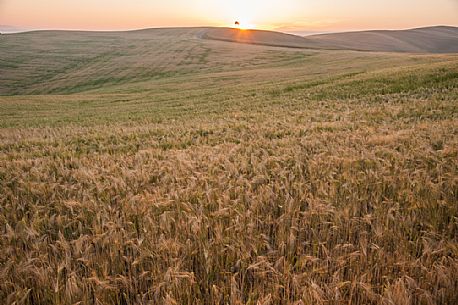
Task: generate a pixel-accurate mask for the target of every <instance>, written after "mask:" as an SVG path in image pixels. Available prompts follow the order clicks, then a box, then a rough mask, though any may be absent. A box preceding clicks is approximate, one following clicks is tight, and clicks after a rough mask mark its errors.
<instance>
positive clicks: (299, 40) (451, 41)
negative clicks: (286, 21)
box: [203, 27, 458, 53]
mask: <svg viewBox="0 0 458 305" xmlns="http://www.w3.org/2000/svg"><path fill="white" fill-rule="evenodd" d="M203 37H205V38H209V39H216V40H224V41H233V42H240V43H252V44H261V45H270V46H284V47H291V48H310V49H340V50H361V51H378V52H411V53H456V52H458V28H456V27H429V28H419V29H411V30H400V31H365V32H348V33H337V34H321V35H312V36H306V37H299V36H295V35H290V34H284V33H279V32H271V31H260V30H242V31H240V30H237V29H229V28H213V29H208V30H206V32H205V34H204V35H203Z"/></svg>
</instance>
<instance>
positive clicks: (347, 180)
mask: <svg viewBox="0 0 458 305" xmlns="http://www.w3.org/2000/svg"><path fill="white" fill-rule="evenodd" d="M202 31H204V29H168V30H166V29H163V30H144V31H137V32H129V33H83V32H32V33H24V34H15V35H2V36H0V230H1V231H0V232H1V235H0V249H1V251H0V303H5V304H259V305H265V304H296V305H299V304H387V305H388V304H396V305H398V304H400V305H402V304H450V305H452V304H456V303H455V302H456V300H457V299H458V292H457V288H458V277H457V276H456V274H457V273H458V176H457V173H458V55H457V54H449V55H447V54H443V55H428V54H417V55H413V54H407V53H405V54H401V53H378V52H356V51H343V50H341V51H339V50H334V51H333V50H307V49H293V48H291V49H289V48H280V47H269V46H259V45H248V44H237V43H231V42H222V41H213V40H206V39H201V38H200V37H201V33H202ZM2 300H3V301H2ZM78 302H79V303H78Z"/></svg>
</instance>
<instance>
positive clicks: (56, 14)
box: [0, 0, 458, 31]
mask: <svg viewBox="0 0 458 305" xmlns="http://www.w3.org/2000/svg"><path fill="white" fill-rule="evenodd" d="M0 20H1V21H0V26H18V27H25V28H60V29H92V30H94V29H99V30H121V29H138V28H148V27H181V26H227V27H234V22H235V21H239V22H240V28H247V29H248V28H252V29H267V30H283V31H287V30H351V29H374V28H385V29H390V28H392V29H394V28H408V27H417V26H427V25H438V24H441V25H442V24H444V25H456V26H458V3H457V2H456V1H455V0H437V1H436V2H435V4H434V5H433V6H432V5H431V1H430V0H404V1H402V2H400V1H398V0H386V1H384V2H383V3H379V2H376V3H367V1H364V0H347V1H345V2H343V1H340V0H321V1H312V0H233V1H227V0H195V1H192V2H191V1H186V0H169V1H167V2H166V3H163V2H162V3H158V2H153V1H150V0H136V1H123V0H117V1H112V0H98V1H93V0H80V1H73V0H41V1H40V2H39V3H38V1H33V0H2V1H1V2H0Z"/></svg>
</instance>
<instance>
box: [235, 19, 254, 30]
mask: <svg viewBox="0 0 458 305" xmlns="http://www.w3.org/2000/svg"><path fill="white" fill-rule="evenodd" d="M234 27H235V28H237V29H240V30H253V29H256V25H255V24H253V23H249V22H246V21H242V19H238V20H237V21H235V23H234Z"/></svg>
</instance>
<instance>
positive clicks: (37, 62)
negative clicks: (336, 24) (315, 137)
mask: <svg viewBox="0 0 458 305" xmlns="http://www.w3.org/2000/svg"><path fill="white" fill-rule="evenodd" d="M456 33H457V29H456V28H446V27H438V28H429V29H417V30H408V31H397V32H381V33H379V32H362V33H343V34H329V35H318V36H310V37H306V38H304V37H300V36H295V35H289V34H284V33H279V32H271V31H259V30H237V29H230V28H205V27H204V28H163V29H145V30H138V31H130V32H71V31H35V32H27V33H20V34H7V35H1V37H0V39H1V43H0V95H9V94H26V93H27V94H44V93H77V92H83V91H87V90H94V89H100V88H108V87H119V86H121V85H123V84H127V83H138V82H144V81H149V82H151V81H153V82H154V81H160V80H163V79H171V78H174V77H175V78H176V77H178V76H181V77H184V76H186V75H188V76H189V75H194V76H197V75H199V76H203V75H208V74H211V73H215V72H221V73H225V74H228V73H232V74H240V69H241V68H243V69H244V70H245V73H244V74H246V70H253V69H258V70H260V69H261V68H263V69H264V70H262V71H266V70H265V69H266V68H269V67H272V66H283V69H286V70H285V73H292V72H291V71H288V70H287V69H289V68H293V67H295V66H297V63H300V62H302V61H303V60H306V59H308V62H309V64H308V65H307V69H309V70H310V72H311V73H317V72H316V70H319V67H318V66H316V65H315V64H316V63H321V65H325V66H329V67H330V68H329V69H330V70H334V69H335V66H336V65H346V64H343V62H342V61H345V60H348V59H349V58H353V57H355V56H357V55H355V54H351V52H348V50H346V49H349V50H352V49H364V48H366V49H368V50H371V51H404V52H407V51H411V52H433V53H434V52H439V53H440V52H445V51H453V50H455V49H456V48H457V45H458V39H457V38H456V37H457V34H456ZM393 37H397V38H396V39H395V38H393ZM417 37H421V38H417ZM227 42H240V43H243V44H240V43H239V44H236V43H227ZM414 43H416V44H415V45H414ZM326 49H329V51H327V50H326ZM333 49H334V51H333ZM338 50H341V51H338ZM358 56H361V54H360V55H358ZM373 56H382V55H380V54H379V55H370V54H367V53H365V54H364V55H363V58H365V59H366V60H365V61H362V62H361V65H360V66H359V68H360V69H362V67H364V65H366V64H367V65H368V66H367V67H371V66H373V65H375V64H377V62H376V61H373V60H372V59H370V57H373ZM384 57H385V59H384V60H382V59H381V60H380V63H381V64H383V63H384V62H385V60H386V59H387V58H390V60H405V59H407V57H405V58H404V59H401V57H398V56H396V55H390V56H388V55H384ZM312 58H315V60H312ZM356 66H358V65H356ZM260 71H261V70H260ZM258 73H260V74H262V73H261V72H259V71H258ZM241 78H243V77H241Z"/></svg>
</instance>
